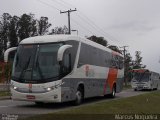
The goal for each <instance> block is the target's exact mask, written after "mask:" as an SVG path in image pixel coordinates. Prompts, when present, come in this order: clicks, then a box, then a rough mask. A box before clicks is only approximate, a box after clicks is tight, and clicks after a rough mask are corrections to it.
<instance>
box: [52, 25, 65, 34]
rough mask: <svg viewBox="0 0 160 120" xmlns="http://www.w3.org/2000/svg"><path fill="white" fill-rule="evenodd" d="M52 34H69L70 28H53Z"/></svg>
mask: <svg viewBox="0 0 160 120" xmlns="http://www.w3.org/2000/svg"><path fill="white" fill-rule="evenodd" d="M50 34H68V28H67V27H66V26H63V27H55V28H54V29H52V32H51V33H50Z"/></svg>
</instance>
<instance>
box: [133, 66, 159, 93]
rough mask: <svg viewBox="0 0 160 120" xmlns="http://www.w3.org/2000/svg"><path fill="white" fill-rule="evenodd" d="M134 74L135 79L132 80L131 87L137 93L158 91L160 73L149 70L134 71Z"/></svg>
mask: <svg viewBox="0 0 160 120" xmlns="http://www.w3.org/2000/svg"><path fill="white" fill-rule="evenodd" d="M132 73H133V79H132V80H131V86H132V88H133V89H134V90H135V91H137V90H143V89H146V90H153V89H158V86H159V82H160V75H159V73H156V72H153V71H150V70H148V69H133V70H132Z"/></svg>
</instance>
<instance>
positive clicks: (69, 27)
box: [60, 8, 77, 34]
mask: <svg viewBox="0 0 160 120" xmlns="http://www.w3.org/2000/svg"><path fill="white" fill-rule="evenodd" d="M75 11H77V10H76V8H75V9H74V10H71V9H70V10H67V11H63V12H62V11H60V14H62V13H68V29H69V30H68V34H71V24H70V13H71V12H75Z"/></svg>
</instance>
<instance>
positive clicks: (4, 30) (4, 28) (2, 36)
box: [0, 13, 11, 60]
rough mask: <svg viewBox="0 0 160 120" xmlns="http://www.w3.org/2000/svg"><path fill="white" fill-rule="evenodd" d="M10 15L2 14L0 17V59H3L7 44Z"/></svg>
mask: <svg viewBox="0 0 160 120" xmlns="http://www.w3.org/2000/svg"><path fill="white" fill-rule="evenodd" d="M10 19H11V15H10V14H9V13H3V15H2V17H1V24H0V25H1V27H0V29H1V30H0V43H1V46H0V47H1V50H0V59H1V60H2V59H3V57H2V56H3V52H4V51H5V50H6V49H7V43H8V34H9V26H10Z"/></svg>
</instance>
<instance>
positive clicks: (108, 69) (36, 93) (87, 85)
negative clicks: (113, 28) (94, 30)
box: [4, 35, 124, 104]
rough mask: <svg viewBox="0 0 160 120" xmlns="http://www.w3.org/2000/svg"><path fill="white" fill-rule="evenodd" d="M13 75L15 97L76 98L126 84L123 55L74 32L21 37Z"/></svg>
mask: <svg viewBox="0 0 160 120" xmlns="http://www.w3.org/2000/svg"><path fill="white" fill-rule="evenodd" d="M13 50H16V51H17V52H16V55H15V58H14V62H13V69H12V75H11V94H12V99H13V100H24V101H34V102H36V103H41V102H44V103H46V102H67V101H75V103H76V104H80V103H81V102H82V101H83V99H84V98H89V97H94V96H102V95H106V94H110V95H111V96H112V97H114V96H115V93H116V92H120V91H121V90H122V86H123V78H124V68H123V55H121V54H120V53H117V52H114V51H112V50H110V49H109V48H106V47H104V46H102V45H99V44H97V43H95V42H92V41H90V40H88V39H85V38H81V37H78V36H72V35H46V36H37V37H30V38H27V39H24V40H22V41H21V42H20V43H19V46H18V47H17V48H15V47H14V48H9V49H8V50H6V52H5V55H4V59H5V61H6V62H7V61H8V56H9V53H10V52H11V51H13Z"/></svg>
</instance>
